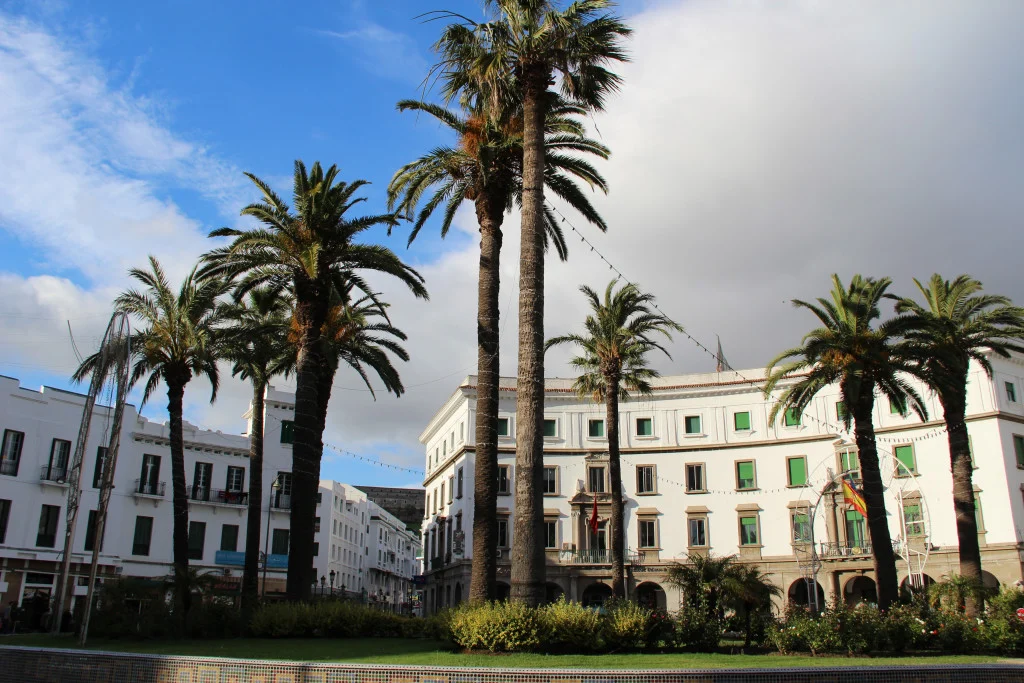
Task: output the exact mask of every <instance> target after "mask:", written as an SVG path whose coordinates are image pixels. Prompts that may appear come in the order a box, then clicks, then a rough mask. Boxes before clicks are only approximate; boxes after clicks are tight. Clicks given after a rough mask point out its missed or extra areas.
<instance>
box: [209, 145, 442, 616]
mask: <svg viewBox="0 0 1024 683" xmlns="http://www.w3.org/2000/svg"><path fill="white" fill-rule="evenodd" d="M246 175H247V177H248V178H249V179H250V180H251V181H252V182H253V184H254V185H256V187H257V188H259V190H260V192H261V193H262V194H263V198H262V200H261V201H259V202H257V203H255V204H250V205H249V206H247V207H245V208H244V209H242V215H245V216H252V217H254V218H256V220H258V221H259V222H260V223H262V227H259V228H255V229H252V230H237V229H233V228H221V229H220V230H215V231H213V232H212V233H210V236H211V237H233V238H234V240H233V242H232V243H231V244H230V245H229V246H227V247H222V248H218V249H214V250H213V251H211V252H210V253H209V254H207V256H206V257H205V259H206V261H207V265H206V267H205V268H204V272H206V273H210V274H216V273H225V274H229V275H232V276H238V275H242V277H241V279H240V280H239V282H238V284H237V285H236V296H237V295H239V294H244V293H245V292H247V291H248V290H249V289H252V288H254V287H257V286H260V285H269V286H273V287H279V288H281V289H289V290H291V292H292V294H293V296H294V298H295V304H294V311H293V317H294V321H295V325H296V330H297V352H296V364H295V380H296V388H295V427H294V430H295V432H294V434H295V436H294V443H293V446H292V482H293V485H292V486H293V488H292V490H293V494H292V514H291V524H290V533H289V538H290V544H291V550H290V552H289V556H290V557H289V562H288V583H287V593H288V597H289V598H290V599H292V600H305V599H308V598H309V595H310V588H311V586H312V584H313V579H314V578H315V577H314V571H313V518H314V516H315V511H316V494H317V488H318V487H319V484H320V459H321V458H322V456H323V431H322V429H321V424H322V422H321V419H320V411H321V405H320V400H319V398H318V395H319V391H320V386H321V385H320V377H321V374H322V369H323V367H324V361H323V359H322V353H323V348H322V345H321V330H322V329H323V326H324V324H325V323H326V322H327V319H328V316H329V313H330V309H331V293H332V291H333V289H334V283H335V281H336V279H337V278H338V277H339V276H340V275H346V276H348V275H347V274H351V273H356V272H359V271H363V270H372V271H378V272H382V273H386V274H389V275H392V276H394V277H396V278H398V279H399V280H400V281H401V282H403V283H404V284H405V285H406V286H407V287H409V289H410V290H411V291H412V292H413V294H414V295H415V296H417V297H421V298H427V291H426V289H425V288H424V286H423V278H422V276H420V274H419V273H417V272H416V271H415V270H413V269H412V268H410V267H409V266H407V265H406V264H404V263H402V261H401V259H399V258H398V257H397V256H396V255H395V254H394V252H392V251H391V250H390V249H388V248H387V247H383V246H380V245H375V244H357V243H356V242H355V238H356V237H358V236H359V235H360V234H361V233H363V232H365V231H366V230H368V229H370V228H372V227H375V226H394V225H397V224H398V220H399V219H398V217H397V216H395V215H394V214H380V215H370V216H360V217H358V218H350V217H348V215H347V213H348V211H349V210H350V209H351V208H352V207H353V206H354V205H356V204H358V203H359V202H362V201H364V199H363V198H361V197H356V196H355V194H356V192H358V191H359V189H360V188H362V187H363V186H364V185H366V184H367V182H366V181H365V180H356V181H354V182H351V183H346V182H343V181H339V179H338V168H337V167H336V166H331V167H330V168H328V169H327V170H326V171H325V170H324V169H323V168H322V167H321V166H320V163H319V162H316V163H314V164H313V166H312V167H311V168H310V169H309V170H308V171H307V169H306V166H305V164H303V163H302V162H301V161H296V162H295V174H294V183H293V188H294V189H293V204H294V207H291V206H289V205H288V204H287V203H285V201H284V200H282V199H281V198H280V197H279V196H278V195H277V194H275V193H274V191H273V190H272V189H271V188H270V186H269V185H267V184H266V183H265V182H264V181H262V180H260V179H259V178H257V177H256V176H254V175H252V174H246ZM243 274H244V275H243Z"/></svg>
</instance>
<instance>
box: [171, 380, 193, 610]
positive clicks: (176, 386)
mask: <svg viewBox="0 0 1024 683" xmlns="http://www.w3.org/2000/svg"><path fill="white" fill-rule="evenodd" d="M164 381H165V382H166V383H167V415H168V418H169V419H168V422H169V427H170V442H171V509H172V510H173V512H174V530H173V534H172V544H171V546H172V551H173V555H174V600H175V603H176V604H177V607H178V609H180V610H181V613H180V619H181V621H180V623H182V624H183V623H184V619H185V616H186V615H187V614H188V610H189V608H190V607H191V606H192V593H191V587H190V585H189V580H188V496H187V495H186V491H185V441H184V437H183V435H182V417H181V413H182V404H183V403H184V398H185V384H186V383H187V382H188V376H187V371H185V372H180V371H177V370H171V371H168V372H166V374H165V375H164Z"/></svg>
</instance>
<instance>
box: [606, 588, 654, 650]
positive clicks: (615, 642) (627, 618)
mask: <svg viewBox="0 0 1024 683" xmlns="http://www.w3.org/2000/svg"><path fill="white" fill-rule="evenodd" d="M605 608H606V613H605V615H604V619H603V621H604V623H605V626H604V633H605V644H606V647H607V648H608V649H612V650H633V649H639V648H641V647H643V646H644V644H645V643H646V636H647V628H648V622H649V620H650V618H651V610H649V609H647V608H646V607H641V606H640V605H638V604H636V603H635V602H629V601H628V600H615V601H612V602H609V603H607V604H606V605H605Z"/></svg>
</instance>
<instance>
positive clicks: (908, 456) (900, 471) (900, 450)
mask: <svg viewBox="0 0 1024 683" xmlns="http://www.w3.org/2000/svg"><path fill="white" fill-rule="evenodd" d="M893 455H895V456H896V460H898V461H899V463H900V465H903V467H900V466H899V465H897V466H896V476H897V477H905V476H907V474H908V472H909V473H910V474H917V463H916V462H915V461H914V445H913V444H905V445H903V446H897V447H896V448H894V449H893ZM904 468H906V469H904Z"/></svg>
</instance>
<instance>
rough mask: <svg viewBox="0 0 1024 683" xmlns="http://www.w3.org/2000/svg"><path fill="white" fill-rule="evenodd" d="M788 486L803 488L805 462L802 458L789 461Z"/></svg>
mask: <svg viewBox="0 0 1024 683" xmlns="http://www.w3.org/2000/svg"><path fill="white" fill-rule="evenodd" d="M788 462H789V485H790V486H803V485H804V484H806V483H807V461H806V460H805V459H804V458H790V459H789V461H788Z"/></svg>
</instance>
